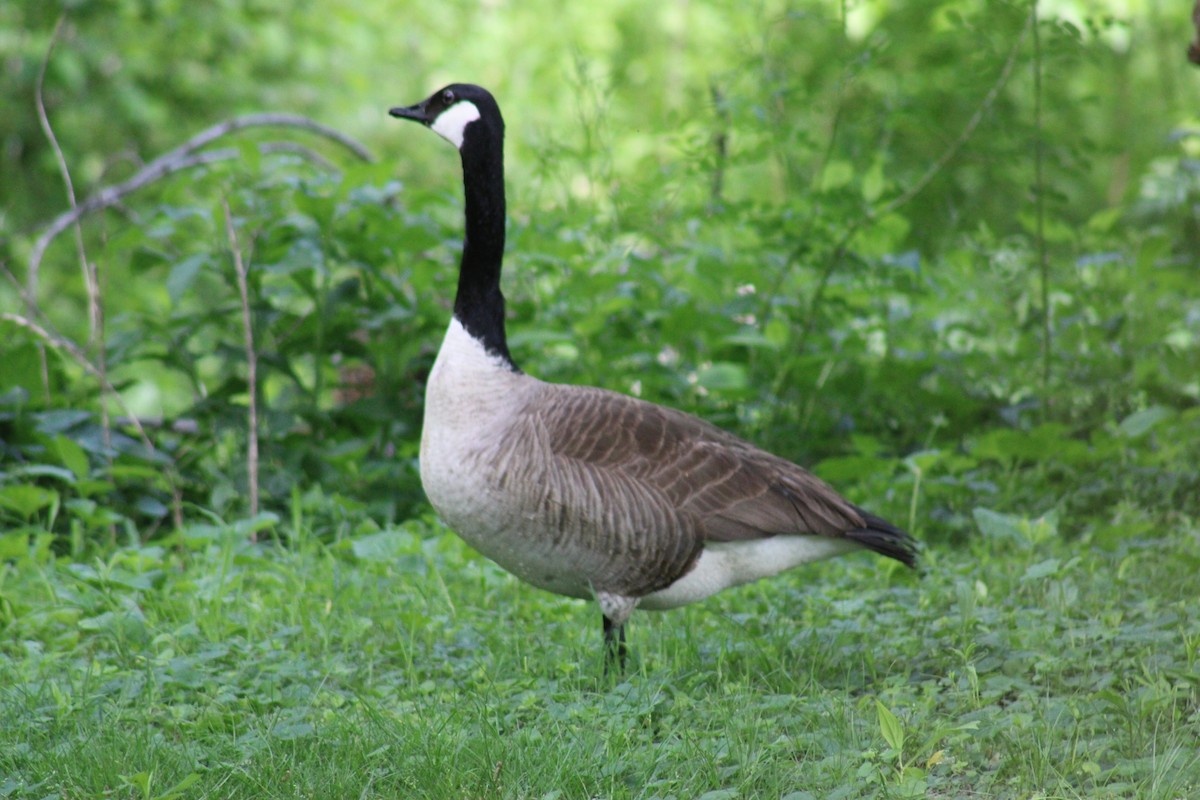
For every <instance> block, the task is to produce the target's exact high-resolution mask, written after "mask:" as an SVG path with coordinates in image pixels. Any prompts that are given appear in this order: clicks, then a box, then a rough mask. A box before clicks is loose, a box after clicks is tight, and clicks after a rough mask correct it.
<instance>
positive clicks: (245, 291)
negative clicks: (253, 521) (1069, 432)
mask: <svg viewBox="0 0 1200 800" xmlns="http://www.w3.org/2000/svg"><path fill="white" fill-rule="evenodd" d="M221 205H222V207H224V209H225V233H226V235H227V236H228V237H229V249H230V251H231V252H232V253H233V268H234V271H235V272H236V273H237V285H238V293H239V294H240V295H241V296H242V336H243V338H244V341H245V345H246V383H247V384H248V389H249V397H250V399H249V408H248V410H247V416H248V419H247V424H248V427H249V431H248V433H247V437H246V438H247V439H248V441H247V443H246V473H247V480H248V481H249V483H250V516H254V515H255V514H257V513H258V354H257V353H256V352H255V351H254V325H253V324H252V320H251V317H250V288H249V285H248V282H247V281H246V265H245V263H244V262H243V261H242V250H241V247H240V246H239V245H238V240H237V230H236V229H235V228H234V226H233V213H232V212H231V211H230V210H229V201H228V200H224V199H222V200H221ZM251 536H252V537H253V534H251Z"/></svg>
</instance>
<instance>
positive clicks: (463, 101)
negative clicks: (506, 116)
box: [388, 83, 504, 150]
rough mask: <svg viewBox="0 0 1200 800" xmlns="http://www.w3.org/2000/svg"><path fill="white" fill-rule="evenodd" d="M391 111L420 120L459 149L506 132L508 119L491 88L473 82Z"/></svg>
mask: <svg viewBox="0 0 1200 800" xmlns="http://www.w3.org/2000/svg"><path fill="white" fill-rule="evenodd" d="M388 113H389V114H391V115H392V116H393V117H397V118H399V119H411V120H413V121H414V122H420V123H421V124H422V125H425V126H426V127H428V128H430V129H432V130H433V132H434V133H436V134H438V135H439V136H441V137H442V138H443V139H445V140H446V141H448V142H450V144H452V145H454V146H455V147H456V148H458V149H459V150H462V149H463V145H464V143H468V142H469V141H470V140H472V139H475V138H476V137H483V136H489V137H492V138H499V137H503V135H504V120H503V118H501V116H500V107H499V106H498V105H496V100H495V98H493V97H492V95H491V93H490V92H488V90H487V89H484V88H483V87H481V86H475V85H473V84H470V83H452V84H450V85H449V86H446V87H444V88H442V89H438V90H437V91H436V92H434V93H433V94H431V95H429V97H427V98H425V99H424V100H422V101H421V102H420V103H417V104H416V105H412V106H397V107H396V108H393V109H391V110H390V111H389V112H388Z"/></svg>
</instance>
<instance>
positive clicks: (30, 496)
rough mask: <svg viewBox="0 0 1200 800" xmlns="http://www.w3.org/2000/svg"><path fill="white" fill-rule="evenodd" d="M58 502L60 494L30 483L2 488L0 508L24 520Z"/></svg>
mask: <svg viewBox="0 0 1200 800" xmlns="http://www.w3.org/2000/svg"><path fill="white" fill-rule="evenodd" d="M57 501H58V492H56V491H54V490H53V489H46V488H43V487H41V486H34V485H32V484H28V483H18V484H15V485H12V486H3V487H0V508H7V509H8V510H9V511H12V512H13V513H15V514H17V516H19V517H21V518H23V519H29V518H30V517H31V516H33V515H34V514H36V513H37V512H39V511H41V510H42V509H44V508H46V507H47V506H50V505H53V504H54V503H55V502H57Z"/></svg>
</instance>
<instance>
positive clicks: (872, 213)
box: [764, 22, 1031, 390]
mask: <svg viewBox="0 0 1200 800" xmlns="http://www.w3.org/2000/svg"><path fill="white" fill-rule="evenodd" d="M1030 28H1031V25H1030V23H1028V22H1027V23H1026V25H1025V27H1024V28H1022V29H1021V35H1020V37H1018V39H1017V41H1016V42H1014V43H1013V46H1012V48H1010V50H1009V52H1008V58H1007V59H1006V60H1005V62H1004V67H1003V68H1002V69H1001V70H1000V75H999V76H998V77H997V78H996V82H995V83H993V84H992V86H991V88H990V89H988V91H987V94H985V95H984V96H983V100H982V101H981V102H980V104H979V107H978V108H976V109H975V113H973V114H972V115H971V118H970V119H969V120H967V124H966V125H965V126H963V129H962V132H961V133H959V135H958V138H956V139H955V140H954V141H953V142H951V143H950V146H949V147H948V148H946V150H945V151H944V152H943V153H942V154H941V155H940V156H939V157H938V158H937V160H935V161H934V162H933V163H932V164H930V165H929V168H928V169H926V170H925V172H924V173H923V174H922V175H921V177H919V178H918V179H917V180H916V181H914V182H913V184H912V185H911V186H909V187H908V189H906V190H904V191H903V192H901V193H900V194H899V195H897V196H896V197H893V198H892V199H891V200H888V201H887V202H885V203H882V204H881V205H879V206H876V207H874V208H868V209H867V211H866V212H865V213H864V214H863V215H862V216H861V217H859V218H858V219H856V220H854V222H852V223H851V224H850V226H849V227H848V228H847V229H846V230H845V231H844V232H843V233H842V236H841V237H840V238H839V239H838V242H837V244H836V245H834V247H833V249H832V250H831V251H830V254H829V257H828V258H827V259H826V260H825V264H824V266H823V267H822V269H821V274H820V276H818V278H817V285H816V288H814V289H813V293H812V295H811V296H810V297H809V302H808V308H807V310H806V311H805V315H804V323H803V324H802V326H801V328H800V333H799V335H798V336H797V337H796V343H795V345H794V346H793V348H792V349H793V350H794V351H796V352H802V351H803V349H804V346H805V344H806V342H807V341H808V337H809V335H810V334H811V333H812V329H813V326H814V325H815V324H816V316H817V310H818V309H819V308H820V306H821V302H822V300H823V299H824V297H825V290H826V288H827V287H828V285H829V281H830V280H832V279H833V275H834V273H835V272H837V268H838V266H839V265H840V264H841V263H842V259H844V258H845V257H846V253H847V252H848V251H849V248H850V243H851V241H852V240H853V239H854V237H855V236H856V235H858V233H859V232H860V231H861V230H863V229H864V228H866V227H868V226H869V225H870V224H872V223H874V222H875V221H876V220H877V219H880V218H881V217H884V216H886V215H888V214H890V213H892V212H893V211H896V210H897V209H899V208H901V207H902V206H904V205H906V204H908V203H910V202H911V201H912V200H913V199H914V198H915V197H916V196H917V195H918V194H920V193H921V192H922V191H923V190H924V189H925V187H926V186H928V185H929V182H930V181H932V180H933V179H934V177H935V176H936V175H937V174H938V173H939V172H941V171H942V169H944V168H945V166H946V165H947V164H949V163H950V160H951V159H953V158H954V157H955V156H956V155H958V153H959V151H960V150H962V148H963V146H964V145H966V143H967V142H968V141H969V140H970V139H971V137H972V136H973V135H974V133H975V129H976V128H978V127H979V124H980V123H981V122H982V121H983V119H984V117H985V116H986V115H987V113H988V111H990V110H991V108H992V106H993V105H995V103H996V98H998V97H999V96H1000V92H1001V90H1003V89H1004V87H1005V86H1006V85H1007V84H1008V79H1009V78H1010V77H1011V76H1012V72H1013V67H1014V66H1015V65H1016V62H1017V56H1018V55H1019V54H1020V52H1021V47H1022V45H1023V44H1024V43H1025V37H1026V36H1027V35H1028V34H1029V31H1030ZM806 251H807V243H801V245H800V246H799V247H797V248H796V249H795V250H793V251H792V253H791V255H790V256H789V257H788V261H787V263H786V264H785V265H784V268H783V269H782V270H781V271H780V273H781V274H780V278H779V281H778V282H777V284H776V285H777V286H782V285H783V281H784V276H786V275H787V273H789V272H790V271H791V269H792V267H794V266H795V265H796V264H797V263H799V260H800V258H801V256H802V255H803V254H804V253H805V252H806ZM777 291H778V290H776V292H777ZM764 299H765V298H764ZM765 316H766V315H765V313H764V318H765ZM791 363H792V362H791V361H787V360H785V361H784V362H783V365H782V368H781V369H780V370H779V372H778V373H777V374H776V378H775V383H774V385H775V387H776V389H777V390H779V389H781V388H782V387H783V385H784V383H785V381H786V378H787V374H788V371H789V368H790V365H791Z"/></svg>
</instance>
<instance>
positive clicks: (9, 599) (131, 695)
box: [0, 515, 1200, 800]
mask: <svg viewBox="0 0 1200 800" xmlns="http://www.w3.org/2000/svg"><path fill="white" fill-rule="evenodd" d="M260 522H261V521H260ZM1053 527H1054V526H1053V520H1052V519H1050V520H1048V521H1046V520H1043V521H1042V522H1041V523H1040V524H1039V523H1038V522H1037V521H1034V522H1033V523H1032V524H1028V521H1023V520H1014V519H1012V518H1003V517H997V516H994V515H993V516H992V517H989V518H988V519H987V520H986V522H985V524H984V526H983V530H984V531H985V533H983V534H980V535H979V536H977V537H976V538H975V539H973V540H971V541H970V542H969V543H967V544H965V545H962V546H958V547H954V546H950V545H939V546H937V547H933V548H930V550H929V551H928V552H927V554H926V562H927V568H926V570H925V573H924V575H923V576H922V577H920V578H919V579H918V578H917V577H916V576H915V575H913V574H911V573H909V572H907V571H906V570H904V569H903V568H898V567H897V566H896V565H894V564H891V563H889V562H884V561H881V560H878V559H873V558H870V557H868V556H856V557H849V558H845V559H842V560H840V561H836V562H828V563H825V564H820V565H815V566H811V567H808V568H803V569H800V570H798V571H795V572H792V573H790V574H788V575H785V576H783V577H781V578H779V579H776V580H774V581H771V582H763V583H760V584H756V585H753V586H750V587H746V588H744V589H741V590H738V591H732V592H727V593H725V594H723V595H721V596H718V597H716V598H713V599H711V600H709V601H707V602H705V603H703V604H701V605H699V606H695V607H692V608H688V609H682V610H676V611H671V612H667V613H664V614H653V613H643V614H638V615H635V617H634V620H633V623H632V625H631V630H630V644H631V647H632V652H633V654H634V658H633V661H632V664H631V668H630V670H629V672H628V674H626V675H625V676H623V677H619V678H618V677H615V676H609V677H606V676H605V675H604V674H603V671H602V659H601V639H600V631H599V619H598V613H597V611H596V609H595V608H594V607H593V606H589V605H584V604H582V603H578V602H573V601H569V600H564V599H560V598H556V597H553V596H550V595H548V594H545V593H542V592H539V591H537V590H535V589H532V588H529V587H526V586H523V585H520V584H518V583H516V582H515V581H514V580H513V579H511V578H510V577H508V576H507V575H505V574H504V573H503V572H501V571H500V570H498V569H497V568H495V567H494V566H493V565H491V564H490V563H488V562H486V561H484V560H482V559H481V558H479V557H478V556H476V555H475V554H473V553H472V552H471V551H470V550H469V549H468V548H466V547H465V546H464V545H463V544H462V543H461V542H460V541H459V540H458V539H457V537H454V536H453V535H450V534H449V533H447V532H445V531H444V530H442V529H440V528H439V527H437V526H436V525H434V524H432V523H429V522H422V521H418V522H413V523H410V524H409V525H408V526H406V527H404V528H401V529H393V530H386V531H370V530H365V531H363V532H361V533H358V534H355V535H346V536H345V537H344V538H343V539H342V540H340V541H338V542H336V543H333V544H322V543H320V542H318V541H317V540H316V539H315V538H314V537H313V536H312V535H311V534H310V533H308V532H307V530H306V525H305V523H304V522H303V521H302V520H301V521H299V525H297V526H296V527H295V528H293V529H294V530H298V531H300V533H299V534H298V535H297V536H296V537H295V538H294V540H292V541H289V542H287V543H285V544H281V543H279V542H274V541H267V542H260V543H257V544H255V543H250V542H248V541H247V540H246V535H245V531H246V526H245V525H243V526H193V527H191V528H188V529H186V530H184V531H183V532H181V533H177V534H175V535H174V536H173V537H172V538H170V539H168V540H167V541H165V542H163V543H162V544H161V546H152V547H135V548H127V549H122V550H119V551H117V552H115V553H114V554H113V555H112V556H111V557H109V558H108V559H107V560H106V561H103V562H101V561H93V562H91V563H87V564H79V563H69V562H67V561H65V560H54V559H51V558H49V557H32V556H31V558H30V560H27V561H25V562H14V563H9V564H7V565H5V566H3V567H0V623H2V626H3V630H2V640H0V797H4V798H9V797H13V798H46V797H52V798H53V797H57V798H80V797H136V798H166V797H231V798H236V797H246V798H264V797H317V798H320V797H430V798H464V797H478V798H501V797H504V798H553V797H562V798H576V797H578V798H593V797H604V798H621V797H638V798H642V797H645V798H649V797H657V798H669V797H674V798H697V797H703V798H707V800H716V798H735V797H741V798H758V797H790V798H805V797H821V798H826V797H847V798H857V797H889V798H891V797H927V796H933V797H972V796H976V797H1088V798H1097V797H1114V798H1115V797H1148V798H1184V797H1194V796H1196V795H1197V793H1198V792H1200V684H1198V682H1197V675H1198V674H1200V615H1198V614H1197V612H1196V610H1195V609H1196V604H1195V599H1196V597H1197V596H1200V570H1197V566H1198V565H1200V528H1197V527H1196V525H1195V524H1194V523H1189V522H1186V521H1180V522H1177V524H1174V525H1171V526H1167V527H1164V528H1162V529H1161V530H1159V531H1157V535H1156V537H1155V538H1152V539H1151V538H1145V539H1136V540H1128V541H1124V542H1121V543H1119V544H1117V545H1116V546H1114V547H1113V548H1111V549H1103V548H1100V547H1098V546H1097V545H1095V544H1094V543H1090V542H1088V541H1086V540H1077V541H1066V540H1065V539H1064V538H1063V537H1061V536H1059V535H1058V533H1057V532H1056V531H1055V530H1054V529H1053ZM276 530H279V531H284V530H285V527H284V526H276ZM281 535H282V534H281Z"/></svg>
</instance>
